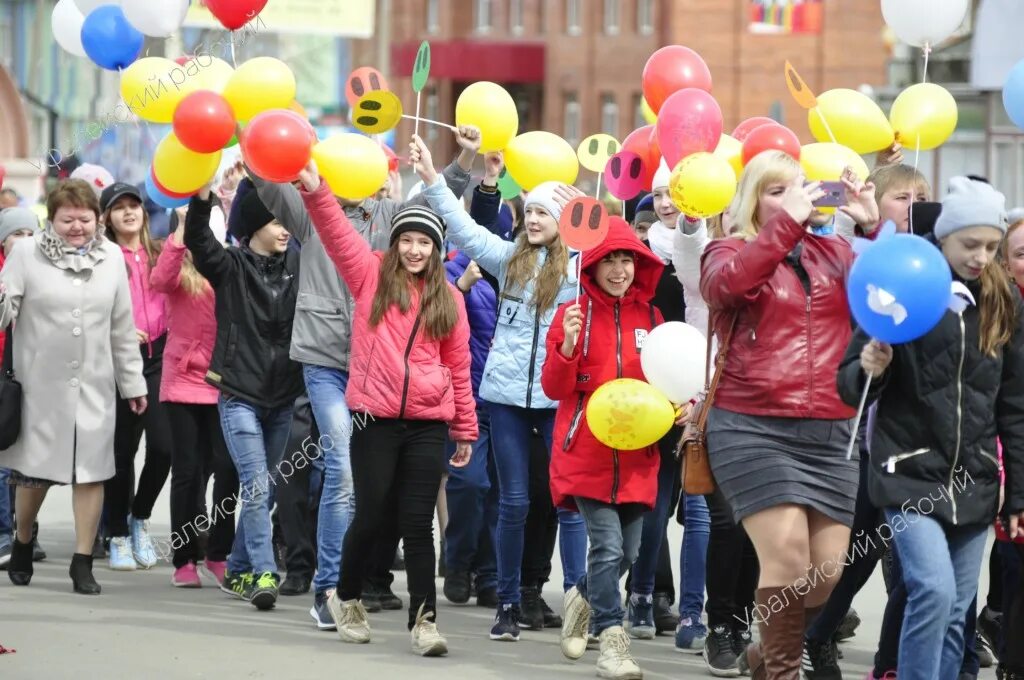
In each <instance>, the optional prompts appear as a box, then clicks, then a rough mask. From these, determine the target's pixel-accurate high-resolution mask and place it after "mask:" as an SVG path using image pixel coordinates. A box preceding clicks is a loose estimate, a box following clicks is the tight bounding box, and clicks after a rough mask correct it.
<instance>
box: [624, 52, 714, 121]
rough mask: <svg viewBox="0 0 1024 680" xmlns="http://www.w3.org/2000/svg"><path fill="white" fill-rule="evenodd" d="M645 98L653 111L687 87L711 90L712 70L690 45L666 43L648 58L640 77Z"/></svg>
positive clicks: (658, 111)
mask: <svg viewBox="0 0 1024 680" xmlns="http://www.w3.org/2000/svg"><path fill="white" fill-rule="evenodd" d="M641 80H642V83H643V90H644V99H646V100H647V103H648V104H649V105H650V106H651V110H652V111H654V112H655V113H660V112H661V107H662V105H663V104H664V103H665V100H667V99H668V98H669V96H671V95H672V93H673V92H678V91H679V90H682V89H684V88H687V87H693V88H696V89H698V90H704V91H705V92H711V71H710V70H708V65H707V64H705V63H704V60H703V59H702V58H701V56H700V55H699V54H697V53H696V52H694V51H693V50H691V49H690V48H689V47H683V46H682V45H668V46H666V47H662V48H661V49H660V50H658V51H657V52H655V53H654V54H652V55H651V56H650V58H649V59H648V60H647V64H646V65H645V66H644V72H643V76H642V78H641Z"/></svg>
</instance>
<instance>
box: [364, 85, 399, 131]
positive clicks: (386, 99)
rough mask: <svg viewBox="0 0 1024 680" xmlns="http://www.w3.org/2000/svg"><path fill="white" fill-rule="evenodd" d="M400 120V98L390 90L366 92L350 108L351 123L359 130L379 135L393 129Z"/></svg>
mask: <svg viewBox="0 0 1024 680" xmlns="http://www.w3.org/2000/svg"><path fill="white" fill-rule="evenodd" d="M400 120H402V100H401V99H399V98H398V95H396V94H395V93H394V92H391V91H390V90H374V91H373V92H367V93H366V94H364V95H363V96H362V97H360V98H359V101H358V102H356V105H355V107H354V108H353V109H352V124H353V125H355V126H356V128H357V129H358V130H359V131H360V132H365V133H366V134H368V135H379V134H382V133H385V132H387V131H388V130H392V129H394V128H395V127H396V126H397V125H398V122H399V121H400Z"/></svg>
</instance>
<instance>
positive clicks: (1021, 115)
mask: <svg viewBox="0 0 1024 680" xmlns="http://www.w3.org/2000/svg"><path fill="white" fill-rule="evenodd" d="M1003 108H1005V109H1006V115H1008V116H1009V117H1010V120H1012V121H1013V124H1014V125H1016V126H1017V127H1019V128H1020V129H1022V130H1024V59H1022V60H1020V61H1018V62H1017V65H1016V66H1014V67H1013V68H1012V69H1010V75H1009V76H1007V77H1006V84H1005V85H1003Z"/></svg>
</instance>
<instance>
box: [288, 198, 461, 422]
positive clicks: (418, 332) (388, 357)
mask: <svg viewBox="0 0 1024 680" xmlns="http://www.w3.org/2000/svg"><path fill="white" fill-rule="evenodd" d="M302 199H303V200H304V201H305V203H306V209H307V210H308V211H309V216H310V218H311V220H312V222H313V224H314V226H315V227H316V229H317V231H318V232H319V233H320V240H321V242H322V243H323V245H324V249H325V250H326V251H327V255H328V256H329V257H330V258H331V261H332V262H334V266H335V267H336V268H337V269H338V273H339V274H340V275H341V277H342V279H344V280H345V283H346V284H347V285H348V288H349V290H350V291H351V292H352V295H353V297H354V298H355V315H354V317H353V319H352V350H351V359H350V361H349V371H350V375H349V381H348V389H347V390H346V392H345V400H346V401H347V402H348V405H349V408H350V409H352V411H353V412H365V413H369V414H370V415H373V416H376V417H378V418H407V419H410V420H439V421H442V422H446V423H448V424H449V437H450V438H451V440H452V441H456V442H472V441H476V438H477V421H476V404H475V402H474V400H473V387H472V383H471V382H470V375H469V367H470V353H469V322H468V321H467V319H466V304H465V302H464V301H463V299H462V295H461V294H460V293H458V291H456V290H455V288H454V287H453V286H452V285H451V284H450V283H449V284H447V285H448V289H449V290H450V291H451V292H452V296H453V297H454V299H455V304H456V306H457V308H458V313H459V319H458V322H457V323H456V325H455V329H454V330H453V331H452V332H451V333H449V334H448V336H447V337H445V338H441V339H440V340H435V339H432V338H429V337H427V335H426V333H425V332H424V329H423V328H422V327H421V325H420V319H419V314H418V312H419V306H420V305H419V303H420V301H419V290H413V291H412V304H411V305H410V307H409V310H408V311H407V312H405V313H402V311H401V310H400V309H399V308H398V307H397V306H394V305H392V307H391V308H390V309H389V310H388V311H387V312H386V313H385V314H384V318H383V319H381V322H380V323H379V324H377V326H376V327H371V326H370V310H371V307H372V305H373V297H374V295H375V294H376V292H377V285H378V283H379V282H380V264H381V259H382V258H383V257H384V253H380V252H373V251H371V250H370V246H369V244H367V243H366V241H365V240H363V238H362V237H361V236H360V235H359V234H358V233H357V232H356V230H355V229H354V228H353V227H352V225H351V224H350V223H349V221H348V218H347V217H345V214H344V213H343V212H342V210H341V207H340V206H339V205H338V201H337V199H336V198H334V196H333V194H331V189H330V187H329V186H328V185H327V183H326V182H324V181H322V180H321V182H320V188H319V189H317V190H316V191H314V192H312V193H308V192H306V191H303V192H302Z"/></svg>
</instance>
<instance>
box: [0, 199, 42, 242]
mask: <svg viewBox="0 0 1024 680" xmlns="http://www.w3.org/2000/svg"><path fill="white" fill-rule="evenodd" d="M20 229H31V230H32V231H34V232H35V231H39V218H38V217H36V214H35V213H34V212H32V211H31V210H29V209H28V208H4V209H3V210H0V244H2V243H3V242H4V241H6V240H7V237H8V236H10V235H11V234H13V233H14V232H16V231H18V230H20Z"/></svg>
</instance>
